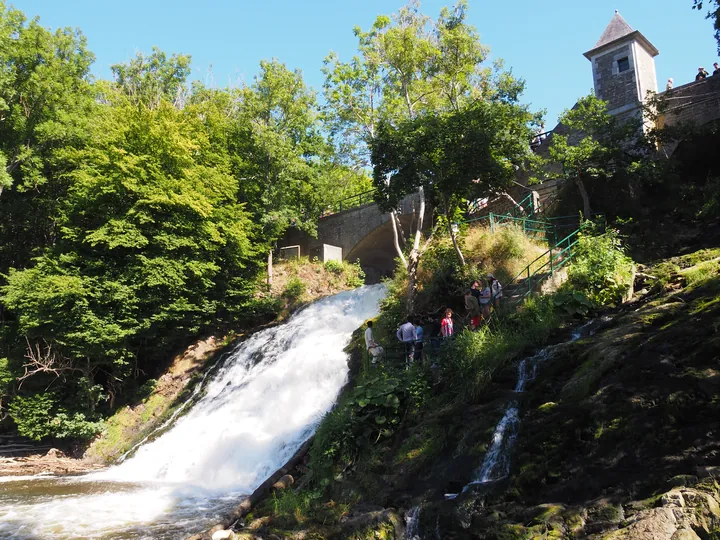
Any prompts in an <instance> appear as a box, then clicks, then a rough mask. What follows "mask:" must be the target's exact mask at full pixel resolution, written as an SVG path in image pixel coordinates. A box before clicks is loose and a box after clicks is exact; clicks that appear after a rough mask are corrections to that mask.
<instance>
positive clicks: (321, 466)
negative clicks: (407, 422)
mask: <svg viewBox="0 0 720 540" xmlns="http://www.w3.org/2000/svg"><path fill="white" fill-rule="evenodd" d="M426 392H428V393H429V384H428V382H427V379H426V375H425V374H424V372H422V371H420V370H410V371H404V370H403V371H399V372H395V371H394V370H392V369H390V368H381V367H378V368H377V369H374V370H373V371H372V372H370V373H363V374H361V375H360V378H359V380H358V383H357V385H356V386H355V388H354V389H353V391H352V392H351V393H349V394H348V395H346V396H345V397H344V398H343V399H342V400H341V401H340V403H338V405H337V406H336V407H335V409H334V410H333V411H331V412H330V413H328V414H327V415H326V416H325V418H323V421H322V422H321V423H320V426H319V427H318V429H317V431H316V433H315V440H314V443H313V445H312V447H311V449H310V467H311V468H312V469H313V471H314V472H315V474H316V479H318V480H319V481H320V483H321V485H323V482H324V483H325V484H326V483H327V481H328V479H329V478H330V477H332V476H334V474H335V472H336V471H337V470H342V469H343V468H345V467H346V466H347V465H349V464H351V463H353V462H354V461H355V460H356V458H357V455H358V453H359V452H361V451H363V449H367V448H369V447H371V446H374V445H376V444H379V443H381V442H382V441H384V440H387V439H389V438H390V437H392V436H393V435H394V433H395V430H396V429H397V428H398V426H399V425H400V423H401V420H402V418H403V416H404V415H405V414H406V413H407V412H410V413H417V412H418V411H420V410H421V409H422V408H423V407H424V405H425V403H426V400H427V395H428V394H426ZM322 479H324V481H323V480H322Z"/></svg>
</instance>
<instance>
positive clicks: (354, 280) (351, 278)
mask: <svg viewBox="0 0 720 540" xmlns="http://www.w3.org/2000/svg"><path fill="white" fill-rule="evenodd" d="M344 267H345V283H346V285H347V286H348V287H362V286H363V285H365V272H364V271H363V269H362V267H361V266H360V263H359V262H354V263H348V262H346V263H344Z"/></svg>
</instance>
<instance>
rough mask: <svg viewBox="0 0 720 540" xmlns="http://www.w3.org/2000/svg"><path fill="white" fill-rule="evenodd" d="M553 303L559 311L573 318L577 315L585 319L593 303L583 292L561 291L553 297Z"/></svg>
mask: <svg viewBox="0 0 720 540" xmlns="http://www.w3.org/2000/svg"><path fill="white" fill-rule="evenodd" d="M553 303H554V304H555V306H556V307H557V308H558V309H562V310H563V312H564V313H565V314H567V315H570V316H571V317H574V316H576V315H579V316H582V317H584V316H585V315H587V314H588V312H589V311H590V309H591V308H592V307H594V306H593V303H592V302H591V301H590V300H589V299H588V297H587V296H585V294H584V293H583V292H581V291H572V290H561V291H558V292H557V294H555V295H553Z"/></svg>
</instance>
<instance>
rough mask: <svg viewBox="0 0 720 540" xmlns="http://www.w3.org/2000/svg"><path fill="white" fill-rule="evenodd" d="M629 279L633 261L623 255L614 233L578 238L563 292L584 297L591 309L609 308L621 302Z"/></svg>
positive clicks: (623, 252)
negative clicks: (575, 292) (581, 294)
mask: <svg viewBox="0 0 720 540" xmlns="http://www.w3.org/2000/svg"><path fill="white" fill-rule="evenodd" d="M632 276H633V262H632V259H630V257H628V256H627V255H625V250H624V248H623V246H622V243H621V241H620V237H619V234H618V232H617V231H616V230H612V229H611V230H608V231H607V232H605V233H603V234H600V235H595V236H593V235H591V234H581V235H580V239H579V241H578V244H577V246H576V248H575V256H574V257H573V259H572V261H571V262H570V264H569V266H568V281H567V284H566V286H565V287H564V288H563V289H564V290H568V289H570V290H575V291H580V292H582V293H584V294H585V295H586V296H587V298H588V300H590V302H592V303H593V305H594V306H608V305H613V304H617V303H620V302H621V301H622V299H623V296H624V295H625V294H626V293H627V292H628V290H629V289H630V286H631V285H632V283H631V280H632Z"/></svg>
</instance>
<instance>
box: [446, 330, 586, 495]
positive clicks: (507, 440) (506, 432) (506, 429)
mask: <svg viewBox="0 0 720 540" xmlns="http://www.w3.org/2000/svg"><path fill="white" fill-rule="evenodd" d="M593 322H594V321H592V320H591V321H588V322H587V323H585V324H584V325H582V326H580V327H578V328H576V329H574V330H573V332H572V334H571V335H570V339H569V340H568V341H567V342H565V343H560V344H558V345H550V346H549V347H545V348H544V349H541V350H540V351H538V352H537V353H536V354H534V355H533V356H531V357H529V358H524V359H523V360H521V361H520V362H519V363H518V367H517V383H516V384H515V392H516V393H518V394H520V393H522V392H524V391H525V386H526V385H527V383H528V382H529V381H532V380H534V379H535V378H536V377H537V371H538V366H539V365H540V363H542V362H543V361H545V360H547V359H548V358H550V357H551V356H552V355H553V353H554V352H555V351H556V350H557V349H558V348H559V347H563V346H564V345H565V344H566V343H572V342H573V341H577V340H578V339H580V338H581V337H582V336H583V335H584V334H585V333H586V332H588V331H589V330H588V329H589V328H590V327H591V325H592V324H593ZM591 333H592V332H591ZM518 412H519V411H518V402H517V401H515V400H512V401H511V402H510V403H509V404H508V406H507V408H506V409H505V414H504V415H503V417H502V418H501V419H500V421H499V422H498V423H497V426H495V432H494V433H493V436H492V441H491V443H490V448H488V451H487V452H486V453H485V458H484V459H483V462H482V465H480V468H479V469H478V471H477V472H476V473H475V474H474V475H473V479H472V481H471V482H470V483H469V484H467V485H466V486H465V487H464V488H463V490H462V492H463V493H465V492H467V491H468V490H469V489H470V488H471V487H472V486H476V485H478V484H487V483H488V482H494V481H496V480H501V479H503V478H505V477H506V476H507V475H508V474H510V451H511V449H512V447H513V445H514V444H515V439H516V438H517V430H518V428H519V426H520V417H519V416H518ZM458 495H459V494H458V493H446V494H445V498H446V499H448V500H454V499H456V498H457V497H458Z"/></svg>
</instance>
